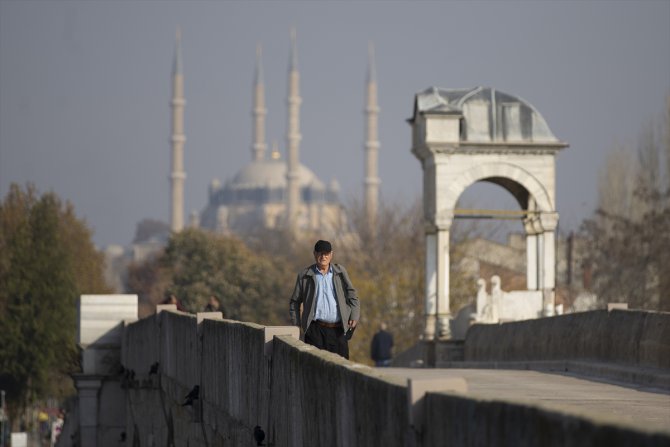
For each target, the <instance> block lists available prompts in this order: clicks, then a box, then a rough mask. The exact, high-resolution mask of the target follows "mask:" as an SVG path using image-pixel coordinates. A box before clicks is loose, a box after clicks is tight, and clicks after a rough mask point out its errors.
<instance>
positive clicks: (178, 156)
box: [170, 27, 186, 232]
mask: <svg viewBox="0 0 670 447" xmlns="http://www.w3.org/2000/svg"><path fill="white" fill-rule="evenodd" d="M185 105H186V100H185V99H184V75H183V72H182V60H181V30H180V29H179V27H177V34H176V38H175V54H174V65H173V70H172V101H171V102H170V108H171V109H172V138H171V143H172V163H171V168H172V172H171V173H170V229H171V230H172V231H174V232H178V231H181V230H182V229H183V228H184V180H185V179H186V173H185V172H184V143H185V142H186V137H185V136H184V106H185Z"/></svg>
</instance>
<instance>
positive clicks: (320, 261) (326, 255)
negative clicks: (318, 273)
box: [314, 251, 333, 270]
mask: <svg viewBox="0 0 670 447" xmlns="http://www.w3.org/2000/svg"><path fill="white" fill-rule="evenodd" d="M332 258H333V252H332V251H315V252H314V260H315V261H316V265H317V266H318V267H319V268H320V269H321V270H324V269H327V268H328V266H329V265H330V260H331V259H332Z"/></svg>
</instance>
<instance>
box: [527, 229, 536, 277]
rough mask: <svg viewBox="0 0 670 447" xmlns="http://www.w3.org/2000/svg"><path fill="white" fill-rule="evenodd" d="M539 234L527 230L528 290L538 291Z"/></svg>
mask: <svg viewBox="0 0 670 447" xmlns="http://www.w3.org/2000/svg"><path fill="white" fill-rule="evenodd" d="M537 249H538V247H537V234H534V233H531V232H529V230H528V229H526V288H527V289H528V290H537V288H538V284H537Z"/></svg>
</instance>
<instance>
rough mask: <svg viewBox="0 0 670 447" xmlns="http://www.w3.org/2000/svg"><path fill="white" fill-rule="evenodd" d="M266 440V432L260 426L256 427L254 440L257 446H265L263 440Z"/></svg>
mask: <svg viewBox="0 0 670 447" xmlns="http://www.w3.org/2000/svg"><path fill="white" fill-rule="evenodd" d="M264 439H265V432H264V431H263V429H262V428H261V427H260V425H257V426H255V427H254V440H255V441H256V445H265V444H263V440H264Z"/></svg>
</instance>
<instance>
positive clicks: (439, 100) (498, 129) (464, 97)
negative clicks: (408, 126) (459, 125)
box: [414, 87, 558, 143]
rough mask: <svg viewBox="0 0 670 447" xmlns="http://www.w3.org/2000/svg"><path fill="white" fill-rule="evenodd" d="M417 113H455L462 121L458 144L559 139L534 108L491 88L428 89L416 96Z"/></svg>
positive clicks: (537, 141)
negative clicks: (460, 142) (464, 142)
mask: <svg viewBox="0 0 670 447" xmlns="http://www.w3.org/2000/svg"><path fill="white" fill-rule="evenodd" d="M414 104H415V106H414V118H416V115H417V114H419V113H439V114H457V115H461V116H462V117H463V118H462V119H463V120H464V124H465V125H464V126H463V131H462V135H461V141H470V142H483V143H485V142H519V143H521V142H523V143H529V142H536V143H556V142H558V139H557V138H556V137H555V136H554V134H553V133H552V132H551V130H550V129H549V126H548V125H547V123H546V121H545V120H544V118H543V117H542V115H540V112H538V111H537V110H536V109H535V107H533V106H532V105H531V104H530V103H528V102H527V101H525V100H523V99H521V98H519V97H518V96H514V95H510V94H507V93H503V92H501V91H498V90H496V89H494V88H491V87H475V88H470V89H443V88H437V87H430V88H428V89H426V90H424V91H423V92H421V93H418V94H417V95H416V100H415V103H414Z"/></svg>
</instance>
